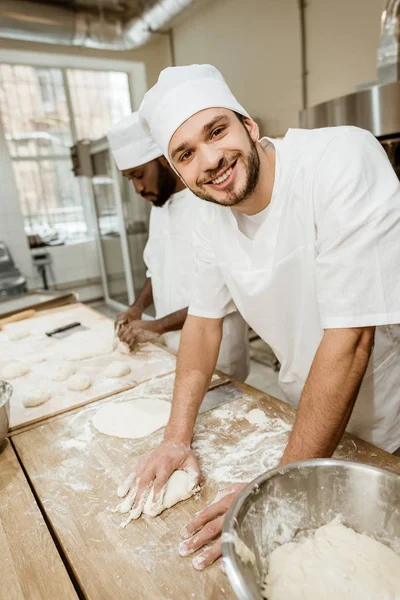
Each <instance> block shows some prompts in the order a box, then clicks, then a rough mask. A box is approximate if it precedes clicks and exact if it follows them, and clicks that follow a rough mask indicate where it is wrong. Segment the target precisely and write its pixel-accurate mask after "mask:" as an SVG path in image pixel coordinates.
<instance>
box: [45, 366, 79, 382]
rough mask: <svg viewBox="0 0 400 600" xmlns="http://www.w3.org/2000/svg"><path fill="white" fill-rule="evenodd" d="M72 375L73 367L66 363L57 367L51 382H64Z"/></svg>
mask: <svg viewBox="0 0 400 600" xmlns="http://www.w3.org/2000/svg"><path fill="white" fill-rule="evenodd" d="M74 373H75V369H74V367H73V366H71V365H69V364H68V363H65V364H63V365H59V366H58V367H57V368H56V370H55V371H54V373H53V374H52V376H51V378H52V380H53V381H66V380H67V379H68V377H71V375H73V374H74Z"/></svg>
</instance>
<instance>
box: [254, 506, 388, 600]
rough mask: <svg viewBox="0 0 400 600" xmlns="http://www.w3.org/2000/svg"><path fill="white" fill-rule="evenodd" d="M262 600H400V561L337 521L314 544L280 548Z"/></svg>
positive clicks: (304, 542) (273, 557)
mask: <svg viewBox="0 0 400 600" xmlns="http://www.w3.org/2000/svg"><path fill="white" fill-rule="evenodd" d="M263 597H264V598H267V599H268V600H287V599H288V598H290V600H297V599H299V600H300V599H303V598H307V600H337V599H338V598H351V600H365V599H366V598H371V599H372V598H387V599H388V600H389V599H390V600H392V599H393V600H395V599H396V598H400V556H398V555H397V554H396V553H395V552H394V551H393V550H391V549H390V548H388V547H387V546H385V545H383V544H381V543H380V542H377V541H376V540H373V539H372V538H370V537H368V536H367V535H361V534H359V533H356V532H355V531H354V530H353V529H350V528H349V527H345V526H344V525H341V524H340V522H339V519H337V518H336V519H334V520H333V521H331V523H329V524H328V525H324V526H323V527H320V528H319V529H317V530H316V531H315V534H314V536H313V537H312V538H305V539H304V538H303V539H302V540H301V541H299V542H297V543H296V542H290V543H288V544H283V545H282V546H279V547H278V548H276V549H275V550H274V551H273V552H272V554H271V556H270V558H269V565H268V573H267V576H266V578H265V582H264V589H263Z"/></svg>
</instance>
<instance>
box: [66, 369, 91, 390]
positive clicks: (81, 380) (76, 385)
mask: <svg viewBox="0 0 400 600" xmlns="http://www.w3.org/2000/svg"><path fill="white" fill-rule="evenodd" d="M91 385H92V380H91V379H90V377H89V375H86V374H85V373H75V375H71V377H70V378H69V379H68V383H67V386H68V389H69V390H71V391H73V392H83V391H84V390H87V388H89V387H90V386H91Z"/></svg>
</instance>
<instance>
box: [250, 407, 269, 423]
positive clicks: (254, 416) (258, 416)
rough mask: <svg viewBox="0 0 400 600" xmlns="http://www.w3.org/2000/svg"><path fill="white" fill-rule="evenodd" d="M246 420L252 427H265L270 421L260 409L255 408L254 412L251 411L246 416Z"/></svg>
mask: <svg viewBox="0 0 400 600" xmlns="http://www.w3.org/2000/svg"><path fill="white" fill-rule="evenodd" d="M245 419H247V421H248V422H249V423H251V424H252V425H265V423H266V422H267V421H268V417H267V415H266V414H265V412H264V411H263V410H261V409H260V408H253V410H250V411H249V412H248V413H247V415H245Z"/></svg>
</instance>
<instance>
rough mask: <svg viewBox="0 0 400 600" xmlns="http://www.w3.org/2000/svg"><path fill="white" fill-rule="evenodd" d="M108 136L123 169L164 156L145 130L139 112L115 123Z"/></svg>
mask: <svg viewBox="0 0 400 600" xmlns="http://www.w3.org/2000/svg"><path fill="white" fill-rule="evenodd" d="M107 138H108V143H109V145H110V149H111V152H112V153H113V156H114V158H115V162H116V163H117V167H118V169H120V170H121V171H122V170H124V169H134V168H135V167H139V166H140V165H144V164H145V163H148V162H150V161H151V160H154V159H155V158H159V157H160V156H162V152H161V150H160V148H159V147H158V146H157V144H156V143H155V142H154V141H153V140H152V138H151V137H150V135H148V134H147V133H146V132H145V131H144V130H143V127H142V125H141V124H140V121H139V113H138V112H133V113H131V114H130V115H128V116H127V117H124V118H123V119H122V120H121V121H119V122H118V123H117V124H116V125H114V127H112V128H111V129H110V131H109V132H108V134H107Z"/></svg>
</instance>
